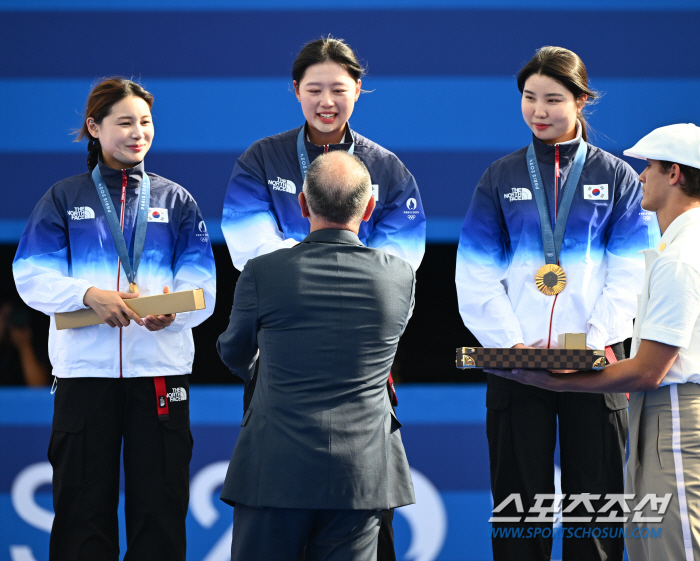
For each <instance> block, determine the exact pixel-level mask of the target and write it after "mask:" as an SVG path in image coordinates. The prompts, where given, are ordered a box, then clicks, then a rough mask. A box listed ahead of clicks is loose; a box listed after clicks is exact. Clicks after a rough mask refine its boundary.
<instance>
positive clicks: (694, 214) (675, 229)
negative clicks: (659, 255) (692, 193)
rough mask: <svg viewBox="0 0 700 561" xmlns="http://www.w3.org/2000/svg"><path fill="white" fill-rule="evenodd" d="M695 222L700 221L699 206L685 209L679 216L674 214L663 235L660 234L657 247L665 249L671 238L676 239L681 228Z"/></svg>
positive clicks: (671, 240)
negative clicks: (674, 216) (674, 217)
mask: <svg viewBox="0 0 700 561" xmlns="http://www.w3.org/2000/svg"><path fill="white" fill-rule="evenodd" d="M697 223H700V208H692V209H690V210H686V211H685V212H684V213H683V214H681V215H680V216H676V219H675V220H674V221H673V222H671V224H669V226H668V228H666V231H665V232H664V235H663V236H661V240H659V245H658V246H657V247H658V248H659V250H660V251H663V250H662V249H661V248H662V247H663V248H664V249H666V246H667V245H669V244H671V243H672V242H673V240H675V239H676V236H678V234H679V233H680V232H681V230H683V228H685V227H686V226H690V225H692V224H697Z"/></svg>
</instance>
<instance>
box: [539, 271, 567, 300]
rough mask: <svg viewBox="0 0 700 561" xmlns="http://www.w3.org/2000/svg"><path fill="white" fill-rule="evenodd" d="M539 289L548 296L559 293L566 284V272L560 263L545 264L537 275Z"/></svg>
mask: <svg viewBox="0 0 700 561" xmlns="http://www.w3.org/2000/svg"><path fill="white" fill-rule="evenodd" d="M535 284H536V285H537V290H539V291H540V292H542V293H543V294H546V295H547V296H554V295H555V294H559V293H560V292H561V291H562V290H564V287H565V286H566V274H565V273H564V269H562V268H561V267H560V266H559V265H545V266H544V267H541V268H540V270H539V271H537V274H536V275H535Z"/></svg>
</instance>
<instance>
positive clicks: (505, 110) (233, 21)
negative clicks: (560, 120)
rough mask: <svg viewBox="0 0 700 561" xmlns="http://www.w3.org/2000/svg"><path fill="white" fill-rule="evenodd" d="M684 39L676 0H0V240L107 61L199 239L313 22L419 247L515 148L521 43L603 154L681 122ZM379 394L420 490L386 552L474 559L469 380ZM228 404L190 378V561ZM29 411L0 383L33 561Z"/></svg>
mask: <svg viewBox="0 0 700 561" xmlns="http://www.w3.org/2000/svg"><path fill="white" fill-rule="evenodd" d="M698 30H700V2H698V1H697V0H667V1H662V0H588V1H587V2H581V1H580V0H576V1H574V0H558V1H557V2H552V1H551V0H531V1H519V0H433V1H429V0H378V1H371V0H356V1H350V0H342V1H338V2H331V1H329V0H326V1H323V2H321V1H316V0H241V1H238V2H235V1H223V0H123V1H113V2H108V1H98V0H51V1H45V0H0V49H1V50H0V52H2V53H3V54H2V59H1V62H0V115H1V118H0V123H2V124H1V125H0V130H1V131H2V134H0V170H1V171H0V194H1V195H2V199H1V200H2V204H0V243H6V244H13V243H15V242H16V241H17V240H18V238H19V235H20V233H21V231H22V228H23V226H24V222H25V221H26V218H27V217H28V215H29V213H30V212H31V210H32V208H33V207H34V205H35V204H36V201H37V200H38V199H39V197H40V196H41V195H42V194H43V193H44V192H45V191H46V189H47V188H48V187H49V186H50V185H52V184H53V183H54V182H56V181H58V180H59V179H62V178H64V177H66V176H69V175H74V174H77V173H81V172H83V171H84V170H85V169H86V168H85V145H84V144H75V143H72V142H71V140H72V137H71V136H70V132H71V130H72V129H75V128H78V127H79V126H80V125H81V122H82V117H81V114H82V111H83V109H84V104H85V100H86V98H87V95H88V92H89V90H90V87H91V85H92V84H93V82H94V81H95V80H96V79H98V78H99V77H101V76H106V75H112V74H121V75H125V76H133V77H135V78H137V79H139V80H140V81H141V82H142V83H143V84H144V86H145V87H146V88H147V89H149V90H150V91H151V92H152V93H153V94H154V95H155V105H154V118H155V126H156V133H157V134H156V137H155V141H154V145H153V149H152V151H151V153H150V154H149V157H148V160H149V162H148V167H149V169H151V170H153V171H154V172H157V173H161V174H163V175H165V176H167V177H169V178H172V179H173V180H175V181H178V182H179V183H181V184H183V185H184V186H185V187H187V188H188V189H189V190H190V191H191V192H192V193H193V195H194V196H195V198H196V199H197V200H198V202H199V203H200V206H201V207H202V209H203V211H204V213H205V216H206V217H207V219H208V220H207V221H208V225H209V230H210V232H212V233H213V234H214V235H213V237H214V238H215V239H216V237H217V234H216V231H217V227H218V222H219V217H220V209H221V205H222V202H223V196H224V191H225V188H226V184H227V181H228V176H229V174H230V171H231V168H232V167H233V163H234V161H235V159H236V158H237V156H238V155H239V154H240V153H241V152H242V151H243V150H244V149H245V148H246V147H247V146H248V145H249V144H250V143H251V142H253V141H254V140H256V139H258V138H261V137H264V136H266V135H269V134H273V133H276V132H280V131H282V130H286V129H289V128H292V127H295V126H298V125H300V124H301V123H302V115H301V112H300V110H299V106H298V104H297V102H296V100H295V98H294V95H293V93H292V87H291V78H290V76H289V74H290V68H291V64H292V61H293V59H294V56H295V55H296V53H297V52H298V50H299V48H300V47H301V46H302V45H303V44H304V43H305V42H307V41H308V40H310V39H313V38H316V37H318V36H321V35H326V34H329V33H331V34H333V35H334V36H336V37H342V38H344V39H346V40H347V41H348V42H349V43H350V44H351V45H352V46H353V47H354V48H355V49H356V51H357V53H358V54H359V55H360V57H361V58H362V59H363V60H365V61H366V62H367V63H368V69H369V74H368V76H367V77H366V79H365V80H364V88H365V89H366V90H371V93H368V94H363V95H362V97H361V98H360V101H359V102H358V104H357V106H356V110H355V114H354V116H353V118H352V120H351V122H352V125H353V127H354V128H355V129H356V130H358V131H359V132H361V133H362V134H364V135H366V136H368V137H369V138H371V139H373V140H375V141H376V142H379V143H380V144H382V145H384V146H386V147H388V148H389V149H391V150H393V151H395V152H396V153H397V154H398V155H399V157H400V158H401V159H402V160H403V161H404V163H405V164H406V165H407V167H408V168H409V169H410V170H411V171H412V172H413V174H414V175H415V176H416V178H417V180H418V184H419V186H420V188H421V192H422V195H423V199H424V204H425V208H426V213H427V215H428V235H429V242H433V243H436V242H437V243H440V242H446V243H456V241H457V236H458V233H459V228H460V225H461V221H462V218H463V216H464V214H465V212H466V209H467V206H468V203H469V199H470V197H471V193H472V190H473V188H474V186H475V184H476V182H477V181H478V179H479V177H480V176H481V174H482V173H483V171H484V170H485V169H486V167H487V166H488V165H489V164H490V163H491V162H492V161H493V160H495V159H497V158H499V157H501V156H502V155H505V154H506V153H508V152H510V151H513V150H515V149H517V148H520V147H522V146H524V145H525V144H526V143H527V142H529V139H530V134H529V130H528V129H527V127H526V126H525V124H524V123H523V121H522V117H521V115H520V105H519V93H518V91H517V88H516V84H515V75H516V74H517V71H518V69H519V68H520V67H521V66H522V65H523V64H524V63H525V62H526V61H527V60H528V59H529V58H530V57H531V56H532V54H533V53H534V51H535V50H536V49H537V48H538V47H541V46H543V45H547V44H550V45H561V46H564V47H567V48H570V49H572V50H574V51H575V52H577V53H578V54H579V55H580V56H581V57H582V59H583V60H584V62H585V63H586V65H587V68H588V72H589V77H590V82H591V85H592V86H593V87H594V88H595V89H597V90H599V91H601V92H602V93H603V94H604V95H603V97H602V100H601V101H600V103H599V104H597V105H596V106H595V107H594V108H592V114H591V115H590V117H589V122H590V123H591V125H592V126H593V128H594V129H595V133H594V134H593V135H592V140H593V142H594V143H595V144H598V145H599V146H601V147H603V148H605V149H607V150H609V151H611V152H613V153H616V154H620V153H621V152H622V150H624V149H625V148H627V147H630V146H631V145H632V144H634V143H635V142H636V141H637V140H638V139H639V138H640V137H641V136H643V135H644V134H646V133H647V132H649V131H650V130H652V129H653V128H655V127H657V126H662V125H666V124H670V123H674V122H695V123H700V103H698V101H699V100H698V93H699V92H700V89H699V86H700V44H699V43H698V42H697V33H698ZM631 163H633V165H635V167H636V168H637V169H640V164H639V162H634V161H633V162H631ZM219 236H220V233H219ZM219 240H221V238H219ZM447 266H451V265H450V264H446V267H447ZM417 319H419V318H418V316H416V318H414V322H415V321H416V320H417ZM448 346H450V347H452V348H454V346H453V345H451V344H449V345H448ZM0 375H2V373H1V372H0ZM401 400H402V401H401V406H400V408H399V416H400V417H401V419H402V421H403V422H404V426H405V429H404V431H403V434H404V440H405V443H406V449H407V451H408V454H409V460H410V462H411V465H412V467H413V468H414V469H415V470H417V472H416V473H419V474H423V475H424V476H425V480H426V481H427V482H428V483H429V484H427V483H426V484H425V485H424V486H423V488H424V493H425V494H424V495H422V496H423V497H425V498H424V499H420V498H419V506H418V507H417V509H418V510H416V511H415V512H414V514H410V511H407V513H404V514H403V515H398V516H397V518H396V524H395V526H396V534H397V552H398V554H399V558H400V559H409V558H410V559H412V560H414V561H417V560H420V561H427V560H428V559H433V558H435V557H436V556H437V558H438V559H442V560H451V561H457V560H483V559H488V558H490V549H489V545H488V533H487V532H488V524H487V523H486V520H487V519H488V516H489V513H490V509H491V502H490V494H489V492H488V460H487V454H486V448H485V446H486V443H485V437H484V427H483V421H484V413H485V410H484V407H483V388H480V387H479V388H473V389H470V388H455V387H443V388H441V389H436V388H430V387H427V386H416V387H413V388H410V387H406V386H404V387H403V388H402V389H401ZM240 401H241V398H240V395H239V390H236V389H227V390H223V389H220V390H207V389H205V388H194V389H193V395H192V406H193V429H192V430H193V433H194V436H195V439H196V441H197V444H196V446H195V456H194V458H193V462H192V477H193V499H192V508H191V513H190V518H189V520H188V524H189V526H188V536H189V539H190V556H189V558H191V559H193V560H197V559H205V558H206V559H207V561H214V560H215V559H224V558H225V552H226V543H225V536H226V535H227V533H228V526H229V524H230V509H228V507H226V506H225V505H223V504H219V503H218V501H217V500H216V496H217V490H216V485H217V481H218V479H217V478H219V477H220V475H221V465H222V464H221V462H225V461H226V460H227V458H228V456H229V454H230V451H231V450H232V448H233V445H234V441H235V437H236V435H237V426H238V422H239V420H240V418H239V416H238V411H239V410H238V404H240ZM213 403H215V404H218V405H217V406H216V407H213V406H212V404H213ZM212 410H219V411H222V412H221V413H219V414H218V416H216V415H215V416H211V415H210V414H209V413H208V412H209V411H212ZM51 411H52V400H51V398H50V396H49V395H48V392H46V391H44V390H41V392H39V393H37V392H31V391H28V390H0V560H2V559H14V561H20V560H21V561H31V559H33V558H35V559H43V558H46V555H47V551H48V534H47V532H46V524H47V523H49V525H50V508H51V500H50V486H48V485H46V484H45V482H46V476H47V471H46V463H45V462H46V455H45V454H46V445H47V442H48V435H49V432H50V420H51ZM35 464H36V468H34V470H33V471H32V469H30V470H29V471H25V470H26V469H27V468H28V467H31V466H34V465H35ZM19 475H23V477H24V478H23V479H22V478H20V479H18V476H19ZM49 475H50V473H49ZM416 477H417V478H419V477H420V476H419V475H418V476H416ZM42 478H43V479H42ZM42 481H44V483H42ZM421 481H422V480H421ZM32 482H34V483H32ZM195 484H196V485H195ZM22 485H24V487H23V486H22ZM33 485H34V486H33ZM431 485H432V488H431ZM431 489H432V491H431ZM13 490H14V492H15V493H16V494H15V495H14V501H13ZM435 490H437V495H438V496H439V498H438V499H436V498H435V496H436V494H435V493H434V492H433V491H435ZM431 493H432V494H431ZM441 509H443V510H441ZM441 513H442V514H441ZM441 516H444V522H445V525H443V526H441V525H440V524H439V521H440V520H443V518H441ZM31 521H33V522H31ZM436 521H437V522H436ZM436 524H437V525H436ZM421 528H428V530H427V531H426V530H425V529H423V530H421ZM440 528H442V530H444V532H445V534H444V540H443V541H442V542H440V541H439V540H437V539H436V536H437V537H438V538H439V537H440V531H441V530H440ZM220 540H224V541H220ZM436 544H437V545H436ZM11 546H16V547H15V548H14V549H13V550H12V551H13V552H14V556H15V557H14V558H13V557H10V547H11ZM217 547H218V549H217ZM431 547H433V548H435V547H437V548H438V549H437V551H433V553H432V554H431V553H430V551H431V550H430V548H431ZM221 552H223V557H222V556H221ZM209 554H211V555H210V556H209V557H207V556H208V555H209ZM28 555H32V556H34V557H29V556H28ZM555 555H556V547H555Z"/></svg>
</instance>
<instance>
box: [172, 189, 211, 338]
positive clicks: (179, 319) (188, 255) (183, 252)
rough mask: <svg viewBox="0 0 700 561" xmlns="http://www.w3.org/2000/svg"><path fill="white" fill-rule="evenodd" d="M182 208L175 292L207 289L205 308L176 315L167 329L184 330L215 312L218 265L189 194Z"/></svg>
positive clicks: (205, 291) (177, 243) (174, 264)
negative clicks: (215, 262)
mask: <svg viewBox="0 0 700 561" xmlns="http://www.w3.org/2000/svg"><path fill="white" fill-rule="evenodd" d="M188 198H189V200H188V201H186V204H185V205H184V207H183V209H182V216H181V220H180V225H179V234H178V238H177V242H176V246H175V255H174V258H173V278H174V282H173V284H174V286H173V287H172V288H171V290H172V291H173V292H181V291H184V290H193V289H197V288H201V289H202V290H204V301H205V303H206V308H205V309H203V310H197V311H196V312H186V313H181V314H177V316H176V317H175V321H174V322H173V323H171V324H170V326H168V327H167V328H166V329H169V330H171V331H182V330H183V329H190V328H192V327H195V326H197V325H199V324H200V323H202V322H203V321H204V320H205V319H207V318H208V317H209V316H210V315H212V313H213V312H214V306H215V304H216V266H215V264H214V254H213V252H212V249H211V240H210V238H209V235H208V234H207V228H206V225H205V224H204V219H203V218H202V214H201V212H200V211H199V207H198V206H197V203H195V202H194V199H192V197H190V196H189V195H188Z"/></svg>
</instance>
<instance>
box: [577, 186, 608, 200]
mask: <svg viewBox="0 0 700 561" xmlns="http://www.w3.org/2000/svg"><path fill="white" fill-rule="evenodd" d="M583 198H584V199H586V200H587V201H607V200H608V184H607V183H601V184H600V185H584V186H583Z"/></svg>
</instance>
